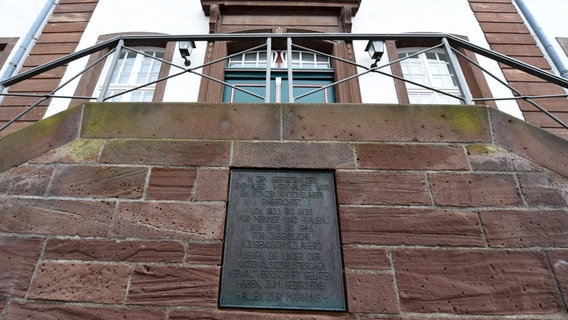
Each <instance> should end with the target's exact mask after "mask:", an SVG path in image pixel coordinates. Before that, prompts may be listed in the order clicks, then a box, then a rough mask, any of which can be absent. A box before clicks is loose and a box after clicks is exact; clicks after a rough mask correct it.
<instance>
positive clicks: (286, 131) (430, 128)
mask: <svg viewBox="0 0 568 320" xmlns="http://www.w3.org/2000/svg"><path fill="white" fill-rule="evenodd" d="M282 122H283V137H284V139H291V140H328V141H329V140H343V141H370V140H374V141H393V142H395V141H422V142H430V141H432V142H490V141H491V135H490V132H489V119H488V114H487V110H486V108H484V107H472V106H463V107H459V106H455V107H452V108H448V107H447V106H435V105H432V106H418V105H412V106H410V105H398V104H397V105H370V104H365V105H347V104H325V105H318V104H313V105H302V104H294V105H290V106H288V105H284V106H283V119H282Z"/></svg>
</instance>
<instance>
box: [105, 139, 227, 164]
mask: <svg viewBox="0 0 568 320" xmlns="http://www.w3.org/2000/svg"><path fill="white" fill-rule="evenodd" d="M230 151H231V145H230V144H229V143H226V142H202V141H183V140H177V141H176V140H123V139H120V140H111V141H109V142H108V143H107V144H105V147H104V149H103V151H102V153H101V158H100V161H101V162H102V163H109V164H139V165H163V166H228V165H229V158H230Z"/></svg>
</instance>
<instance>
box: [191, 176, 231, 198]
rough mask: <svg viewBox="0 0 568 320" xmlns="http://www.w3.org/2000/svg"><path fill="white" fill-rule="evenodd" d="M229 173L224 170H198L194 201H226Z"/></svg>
mask: <svg viewBox="0 0 568 320" xmlns="http://www.w3.org/2000/svg"><path fill="white" fill-rule="evenodd" d="M228 190H229V171H228V170H226V169H220V170H215V169H199V171H198V172H197V186H196V187H195V190H194V193H193V200H196V201H227V193H228Z"/></svg>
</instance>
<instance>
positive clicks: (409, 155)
mask: <svg viewBox="0 0 568 320" xmlns="http://www.w3.org/2000/svg"><path fill="white" fill-rule="evenodd" d="M356 150H357V161H358V163H359V168H366V169H386V170H468V169H469V165H468V163H467V159H466V156H465V152H464V149H463V147H460V146H443V145H429V144H391V143H385V144H358V145H356Z"/></svg>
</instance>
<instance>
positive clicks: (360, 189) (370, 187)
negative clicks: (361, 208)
mask: <svg viewBox="0 0 568 320" xmlns="http://www.w3.org/2000/svg"><path fill="white" fill-rule="evenodd" d="M336 181H337V197H338V201H339V203H340V204H368V205H371V204H383V205H430V204H431V201H430V197H429V195H428V192H427V190H426V177H425V175H424V174H421V173H398V172H354V171H338V172H337V173H336Z"/></svg>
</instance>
